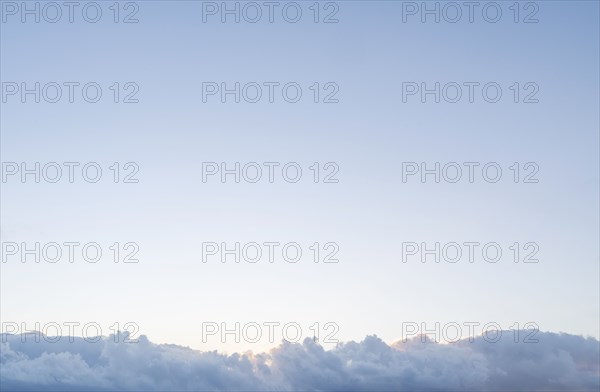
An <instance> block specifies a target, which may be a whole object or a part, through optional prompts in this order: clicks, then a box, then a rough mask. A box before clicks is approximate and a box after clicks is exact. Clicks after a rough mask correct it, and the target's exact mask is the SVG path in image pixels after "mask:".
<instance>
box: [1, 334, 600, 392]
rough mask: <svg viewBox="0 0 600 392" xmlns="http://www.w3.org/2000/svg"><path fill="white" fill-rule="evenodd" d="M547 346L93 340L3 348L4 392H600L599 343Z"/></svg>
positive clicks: (548, 339)
mask: <svg viewBox="0 0 600 392" xmlns="http://www.w3.org/2000/svg"><path fill="white" fill-rule="evenodd" d="M536 337H537V338H538V339H539V342H538V343H529V344H526V343H519V344H517V343H513V341H512V340H511V339H503V340H501V341H499V342H497V343H489V342H486V341H485V340H484V339H482V338H477V339H476V340H475V341H474V342H469V341H460V342H457V343H453V344H437V343H432V342H429V343H421V341H420V340H417V339H418V338H417V339H414V340H412V341H409V342H407V343H395V344H392V345H388V344H386V343H385V342H383V341H382V340H380V339H379V338H377V337H375V336H368V337H366V338H365V339H364V340H363V341H362V342H358V343H357V342H349V343H345V344H341V345H339V346H338V347H337V348H335V349H332V350H329V351H325V350H324V349H323V348H322V347H321V346H319V345H318V344H316V343H314V342H313V341H312V340H310V339H307V340H305V341H304V343H303V344H292V343H288V342H283V343H282V344H281V345H280V346H278V347H276V348H274V349H273V350H271V351H270V352H268V353H261V354H252V353H246V354H237V353H236V354H232V355H224V354H220V353H217V352H199V351H195V350H191V349H189V348H185V347H180V346H174V345H156V344H153V343H151V342H150V341H149V340H148V339H147V338H146V337H144V336H142V337H141V338H140V339H139V342H138V343H114V341H113V340H112V338H110V337H109V338H104V339H102V340H101V341H99V342H97V343H89V342H86V341H84V340H83V339H77V338H76V339H75V341H74V342H72V343H71V342H69V341H68V340H67V339H61V341H60V342H58V343H49V342H45V341H44V340H43V339H42V340H41V341H40V342H39V343H36V342H34V341H31V339H30V341H28V342H26V343H22V342H21V340H20V336H19V335H5V336H4V338H5V339H4V340H6V343H2V344H1V346H0V364H1V365H2V366H1V367H0V382H1V385H0V386H1V388H0V389H2V390H19V389H20V390H32V389H34V390H162V391H168V390H177V391H183V390H191V391H213V390H228V391H231V390H244V391H258V390H260V391H263V390H294V391H297V390H302V391H311V390H315V391H316V390H348V391H367V390H395V391H398V390H419V389H421V390H438V389H439V390H536V389H537V390H544V389H546V390H547V389H554V390H556V389H563V390H572V389H579V390H586V389H589V390H598V389H599V387H600V368H599V363H598V362H599V357H598V355H599V342H598V341H597V340H595V339H593V338H588V339H585V338H583V337H579V336H573V335H568V334H554V333H539V334H538V335H537V336H536Z"/></svg>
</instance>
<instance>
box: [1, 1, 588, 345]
mask: <svg viewBox="0 0 600 392" xmlns="http://www.w3.org/2000/svg"><path fill="white" fill-rule="evenodd" d="M3 3H5V2H3ZM100 3H101V4H102V6H103V9H104V11H105V12H107V13H106V14H105V15H104V16H103V19H102V20H101V21H100V22H99V23H96V24H91V23H86V22H85V21H82V20H81V18H79V19H77V20H76V21H75V22H74V23H72V24H71V23H68V22H65V21H61V22H58V23H55V24H51V23H45V22H42V23H39V24H36V23H21V22H20V21H19V20H18V19H16V18H15V17H10V16H9V17H8V19H7V21H6V22H3V23H2V24H1V53H0V54H1V60H0V65H1V79H2V82H18V83H21V82H23V81H25V82H28V83H34V82H35V81H40V82H42V84H44V83H47V82H52V81H56V82H59V83H62V82H65V81H77V82H80V83H82V84H83V83H87V82H90V81H94V82H97V83H100V84H101V85H102V86H103V87H104V91H105V94H107V95H106V98H103V99H102V100H101V101H100V102H99V103H96V104H89V103H86V102H82V100H81V99H78V100H77V102H75V103H68V102H67V101H66V100H65V99H63V100H62V101H61V102H59V103H56V104H50V103H44V102H42V103H39V104H36V103H33V102H29V103H21V102H20V101H19V100H18V99H9V101H8V102H7V103H2V116H1V117H2V118H1V129H2V133H1V154H2V161H3V162H10V161H14V162H36V161H39V162H50V161H56V162H66V161H78V162H89V161H94V162H99V163H100V164H101V165H102V166H103V168H108V166H110V165H111V164H112V163H113V162H121V163H125V162H136V163H137V164H138V165H139V167H140V172H139V174H138V176H137V177H138V178H139V180H140V181H139V183H137V184H122V183H119V184H114V183H111V182H110V181H108V180H106V178H108V177H106V178H103V181H101V182H99V183H96V184H88V183H86V182H84V181H81V180H79V181H76V182H75V183H74V184H70V183H68V182H65V181H63V182H60V183H58V184H48V183H40V184H36V183H32V182H29V183H26V184H22V183H20V182H18V181H14V180H9V182H7V183H3V184H2V189H1V197H2V205H1V229H2V230H1V235H2V241H3V242H7V241H14V242H22V241H24V242H30V243H32V242H36V241H40V242H49V241H56V242H65V241H79V242H82V243H83V242H89V241H95V242H98V243H102V244H104V245H106V247H107V246H108V245H109V244H112V243H113V242H116V241H118V242H121V243H124V242H128V241H134V242H137V243H138V244H139V247H140V252H139V259H140V262H139V263H138V264H129V265H125V264H115V263H113V262H111V261H110V260H109V261H107V262H106V261H103V262H100V263H97V264H87V263H82V262H80V263H75V264H69V263H65V262H62V263H58V264H45V263H40V264H35V263H25V264H21V263H18V262H14V261H9V262H6V263H3V264H1V272H2V273H1V276H0V282H1V287H0V292H1V305H2V306H1V309H2V310H1V318H2V320H3V321H17V322H21V321H24V322H27V323H30V324H31V325H33V323H34V322H36V321H37V322H41V323H46V322H50V321H55V322H64V321H80V322H82V323H83V322H88V321H96V322H98V323H100V324H101V325H103V326H110V325H112V324H114V323H115V322H120V323H124V322H127V321H133V322H136V323H137V324H139V326H140V328H141V332H142V333H144V334H146V335H148V336H149V337H150V338H151V339H152V340H153V341H155V342H168V343H177V344H183V345H189V346H192V347H195V348H203V349H205V348H211V349H213V348H220V349H237V348H239V347H241V348H243V349H258V348H264V347H262V346H260V347H259V346H258V345H252V344H248V343H245V344H242V345H241V346H236V345H232V344H231V342H229V343H227V344H222V343H219V342H217V341H210V342H209V343H208V344H203V343H202V340H201V337H200V332H199V331H200V329H201V325H202V322H206V321H216V322H222V321H223V322H236V321H238V322H242V323H243V322H250V321H254V322H259V323H262V322H265V321H279V322H288V321H295V322H298V323H300V324H302V325H303V326H307V325H311V324H313V323H314V322H320V323H325V322H335V323H337V324H338V325H339V327H340V330H339V333H338V334H337V338H338V339H340V340H349V339H360V338H362V337H364V336H365V335H367V334H377V335H378V336H380V337H381V338H382V339H384V340H386V341H391V340H394V339H397V338H399V337H400V335H401V326H402V323H403V322H418V323H420V322H426V323H435V322H440V323H444V322H451V321H457V322H465V321H479V322H481V323H486V322H489V321H495V322H498V323H499V324H500V325H501V326H502V327H505V328H509V327H510V326H511V325H513V324H514V323H515V322H518V323H520V324H523V323H525V322H535V323H537V324H538V325H539V327H540V329H541V330H543V331H553V332H558V331H564V332H569V333H572V334H582V335H586V336H587V335H589V336H594V337H596V338H598V336H599V335H598V330H599V327H600V322H599V317H600V316H599V310H598V309H600V300H599V291H598V287H599V274H600V271H599V259H600V255H599V249H598V238H599V235H600V233H599V219H598V217H599V206H598V198H599V193H598V189H599V169H598V168H599V160H598V145H599V144H598V143H599V139H598V130H599V126H600V125H599V117H598V107H599V105H600V102H599V93H598V91H599V75H598V69H599V65H600V63H599V50H598V48H599V44H600V42H599V36H598V29H599V25H598V12H599V6H598V3H597V2H594V1H541V2H537V4H538V5H539V12H538V13H537V16H536V17H537V18H538V19H539V23H531V24H525V23H514V22H513V21H512V14H510V13H509V12H510V10H509V9H508V7H509V6H510V4H512V2H500V3H501V4H502V8H503V12H504V13H503V17H502V19H501V21H500V22H498V23H487V22H485V21H484V20H482V19H481V17H480V14H476V21H475V22H474V23H468V21H466V20H462V21H460V22H458V23H455V24H452V23H445V22H442V23H439V24H436V23H432V22H427V23H421V22H420V21H419V20H418V19H416V18H414V17H413V18H409V19H408V21H407V23H403V22H402V3H401V2H393V1H372V2H368V1H341V2H337V4H338V5H339V12H338V14H337V18H338V19H339V23H333V24H324V23H313V21H312V15H311V14H308V11H309V10H308V7H309V6H310V4H312V2H305V3H304V2H303V3H301V4H302V7H303V10H304V11H305V12H306V14H304V15H303V18H302V20H301V21H300V22H299V23H295V24H292V23H287V22H285V21H283V20H282V19H281V18H278V19H277V20H276V21H275V22H274V23H268V22H266V21H261V22H259V23H256V24H251V23H245V22H242V23H239V24H236V23H231V22H229V23H221V22H219V20H218V19H217V18H216V17H211V18H209V19H208V22H207V23H203V22H202V3H201V2H193V1H171V2H167V1H142V2H137V3H138V5H139V12H138V13H137V18H138V19H139V23H135V24H123V23H118V24H116V23H113V22H112V20H111V18H112V15H111V14H108V12H109V10H108V7H109V5H110V4H112V2H100ZM219 3H220V2H219ZM115 81H119V82H121V83H125V82H135V83H137V84H138V85H139V86H140V91H139V93H138V94H137V98H139V100H140V102H139V103H135V104H122V103H120V104H115V103H113V102H112V101H111V100H110V98H109V95H108V93H109V90H108V86H110V85H112V83H114V82H115ZM223 81H224V82H228V83H234V82H236V81H239V82H241V83H242V84H244V83H247V82H253V81H255V82H259V83H262V82H264V81H275V82H280V83H282V84H284V83H287V82H291V81H294V82H297V83H300V84H301V85H302V86H303V87H304V92H305V94H306V96H305V97H303V99H302V101H301V102H299V103H296V104H289V103H286V102H282V100H281V99H278V100H277V102H275V103H268V102H265V100H263V101H261V102H259V103H256V104H250V103H245V102H242V103H239V104H236V103H233V102H228V103H221V102H220V101H219V100H218V99H211V100H209V101H208V102H207V103H203V102H202V83H203V82H219V83H220V82H223ZM316 81H318V82H320V83H322V84H324V83H326V82H335V83H337V84H338V85H339V87H340V91H339V93H338V94H337V98H339V100H340V102H339V103H337V104H324V103H319V104H315V103H313V102H312V101H311V99H310V95H309V93H310V91H309V90H308V86H310V85H312V84H313V83H314V82H316ZM436 81H440V82H442V83H447V82H458V83H463V82H466V81H474V82H479V83H481V84H485V83H487V82H491V81H495V82H498V83H500V84H501V85H502V86H503V88H504V94H505V95H503V99H502V100H501V101H500V102H498V103H495V104H489V103H486V102H484V101H482V100H481V99H480V96H477V98H476V101H475V102H474V103H468V102H466V101H465V99H463V100H462V101H461V102H459V103H456V104H450V103H443V102H442V103H439V104H436V103H434V102H428V103H421V102H420V101H419V100H418V99H411V100H409V101H408V102H406V103H403V102H402V83H403V82H418V83H421V82H427V83H434V82H436ZM514 82H520V83H522V84H524V83H527V82H535V83H537V85H538V86H539V92H538V94H537V98H539V101H540V102H539V103H536V104H524V103H518V104H515V103H514V102H512V100H511V97H510V91H509V90H508V86H510V85H512V84H513V83H514ZM236 161H237V162H242V163H243V162H251V161H255V162H268V161H275V162H282V163H285V162H298V163H300V164H301V165H302V167H303V169H305V170H306V171H305V175H304V177H303V179H302V181H300V182H299V183H296V184H289V183H285V182H283V181H281V180H279V181H277V182H276V183H274V184H270V183H268V182H264V181H263V182H259V183H257V184H248V183H240V184H237V183H231V182H230V183H226V184H222V183H220V182H218V181H210V182H208V183H203V182H202V172H201V170H202V162H229V163H232V162H236ZM406 161H414V162H429V163H432V162H451V161H455V162H468V161H476V162H482V163H486V162H498V163H499V164H500V165H501V166H502V168H503V169H505V173H504V176H503V178H502V180H501V181H500V182H498V183H495V184H490V183H487V182H485V181H482V180H481V179H479V180H478V181H476V182H475V183H473V184H471V183H468V182H465V181H462V182H460V183H457V184H448V183H439V184H437V183H434V182H429V183H426V184H422V183H420V182H418V181H414V180H413V181H409V182H407V183H403V182H402V175H401V174H402V162H406ZM313 162H321V163H325V162H336V163H337V164H338V165H339V168H340V172H339V174H338V178H339V183H337V184H322V183H318V184H315V183H313V182H311V181H310V179H309V177H308V167H309V166H310V165H311V164H312V163H313ZM513 162H521V163H525V162H536V163H537V164H538V165H539V168H540V172H539V174H538V176H537V177H538V178H539V183H536V184H523V183H518V184H515V183H513V182H511V181H510V176H509V171H508V167H509V166H510V165H512V163H513ZM106 175H107V174H105V176H106ZM206 241H214V242H230V243H231V242H236V241H239V242H249V241H255V242H266V241H279V242H282V243H284V242H291V241H295V242H298V243H301V244H303V245H304V246H303V247H304V250H305V251H307V249H308V246H310V244H312V243H314V242H320V243H325V242H330V241H333V242H336V243H338V244H339V247H340V251H339V255H338V257H339V259H340V262H339V263H337V264H321V263H319V264H315V263H313V262H312V261H310V260H308V259H307V260H303V261H302V262H299V263H297V264H287V263H282V262H279V263H274V264H268V263H264V262H263V263H258V264H244V263H240V264H234V263H226V264H221V263H219V262H209V263H205V264H204V263H202V262H201V244H202V243H203V242H206ZM406 241H414V242H419V243H420V242H429V243H432V242H436V241H438V242H451V241H455V242H465V241H479V242H482V243H485V242H498V243H501V244H502V245H503V249H504V250H505V251H508V246H510V244H512V243H513V242H520V243H525V242H530V241H534V242H536V243H537V244H539V247H540V251H539V254H538V257H539V259H540V262H539V263H537V264H522V263H518V264H515V263H513V262H512V261H511V260H510V258H508V256H507V257H505V258H504V259H503V260H502V261H501V262H499V263H496V264H489V263H485V262H481V261H480V262H477V263H473V264H469V263H466V262H464V261H463V262H460V263H457V264H447V263H440V264H436V263H425V264H421V263H418V262H409V263H402V261H401V259H402V255H401V249H402V246H401V244H402V243H403V242H406ZM507 255H508V253H507ZM12 260H14V259H12ZM263 344H264V343H263ZM267 345H268V344H267Z"/></svg>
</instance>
